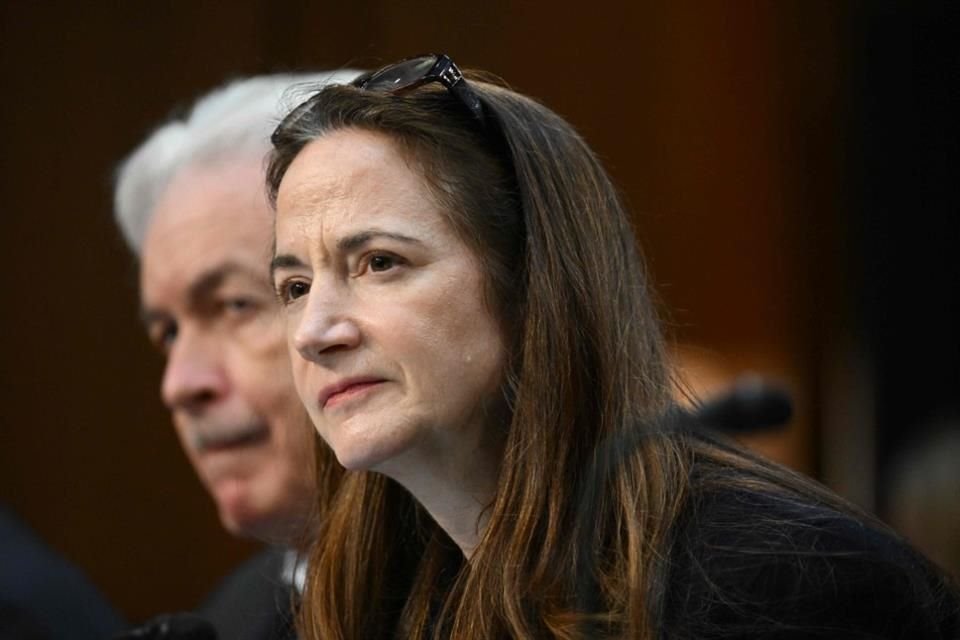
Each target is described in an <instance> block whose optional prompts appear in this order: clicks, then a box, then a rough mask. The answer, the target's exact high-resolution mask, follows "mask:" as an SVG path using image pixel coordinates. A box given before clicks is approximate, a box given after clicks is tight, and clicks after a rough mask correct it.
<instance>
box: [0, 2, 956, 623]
mask: <svg viewBox="0 0 960 640" xmlns="http://www.w3.org/2000/svg"><path fill="white" fill-rule="evenodd" d="M620 4H621V5H622V6H620V7H618V6H617V3H600V4H596V3H595V4H590V3H583V2H574V1H573V0H556V1H554V2H545V1H541V2H519V1H516V2H508V1H506V0H488V1H486V2H479V3H475V2H458V1H453V2H447V3H441V2H420V3H414V2H403V3H401V2H391V1H387V0H380V1H377V0H356V1H354V2H346V3H332V2H315V3H308V2H273V1H267V0H262V1H254V0H247V1H237V2H231V3H212V2H211V3H204V2H185V1H184V2H149V3H148V2H103V3H79V2H55V1H48V2H12V1H7V2H3V3H2V4H0V86H2V97H0V144H2V156H0V157H2V165H0V194H2V198H3V200H2V203H3V204H2V212H0V251H2V256H3V258H2V259H3V268H2V269H0V283H2V289H0V291H2V292H3V305H2V307H0V309H2V310H0V323H2V324H0V354H2V364H0V407H2V413H0V415H2V425H0V428H2V436H0V486H2V488H3V489H2V490H3V493H2V494H0V500H2V501H3V502H6V503H8V504H9V505H10V506H11V507H13V508H14V510H16V511H17V512H19V513H20V514H21V515H22V516H23V518H24V519H25V520H26V521H27V522H28V523H29V524H30V525H31V526H33V527H34V528H35V529H36V530H37V531H38V532H39V533H40V534H41V535H42V536H43V537H44V538H45V539H46V540H47V541H48V542H49V543H50V545H51V546H52V547H54V548H55V549H57V550H58V551H60V552H61V553H63V554H64V555H66V556H67V557H68V558H70V559H71V560H73V561H74V562H75V563H77V564H78V565H79V566H81V567H82V568H83V569H84V570H85V571H87V573H88V574H89V575H90V576H91V577H92V578H93V580H94V581H95V582H96V583H97V584H98V585H99V586H100V587H101V588H102V589H103V590H104V591H105V593H106V594H107V595H108V597H109V598H110V599H111V600H112V601H114V602H115V603H116V605H117V606H118V607H119V608H120V609H121V610H122V611H123V612H124V613H125V614H126V615H127V616H129V617H130V618H131V619H135V620H136V619H141V618H143V617H146V616H148V615H150V614H153V613H156V612H158V611H162V610H172V609H183V608H189V607H191V606H193V605H194V604H196V603H197V601H198V600H199V599H200V598H201V597H202V595H203V594H205V593H206V592H207V591H208V590H209V589H210V588H211V587H212V586H213V585H214V584H215V582H216V579H217V577H218V576H220V575H222V574H223V573H224V572H226V571H227V569H228V568H229V567H231V566H232V565H233V564H234V563H235V562H236V561H237V560H238V559H240V558H242V557H244V556H245V555H247V554H249V553H250V552H251V551H252V550H253V549H254V548H255V547H254V546H253V545H252V544H250V543H244V542H239V541H236V540H233V539H231V538H229V537H228V536H226V535H225V534H224V533H223V532H222V531H221V529H220V527H219V524H218V522H217V519H216V514H215V511H214V509H213V506H212V504H211V503H210V501H209V499H208V498H207V496H206V495H205V494H204V492H203V491H202V490H201V488H200V486H199V483H198V482H197V481H196V479H195V478H194V476H193V472H192V470H191V469H190V468H189V466H188V464H187V462H186V459H185V458H184V456H183V455H182V454H181V452H180V450H179V447H178V445H177V442H176V439H175V436H174V434H173V430H172V429H171V428H170V426H169V420H168V417H167V415H166V414H165V412H164V410H163V408H162V406H161V404H160V401H159V392H158V388H159V376H160V372H161V367H162V362H161V360H160V359H159V357H158V356H156V355H155V354H154V353H153V352H152V351H151V349H150V348H149V347H148V345H147V342H146V340H145V339H144V337H143V335H142V332H141V329H140V326H139V322H138V319H137V294H136V272H135V267H134V265H133V263H132V261H131V260H130V258H129V256H128V255H127V253H126V249H125V247H124V245H123V243H122V241H121V240H120V236H119V233H118V232H117V231H116V230H115V229H114V226H113V223H112V217H111V215H112V214H111V172H112V169H113V167H114V166H115V165H116V163H117V162H118V161H119V160H120V159H121V158H122V157H123V156H124V155H125V154H127V153H128V152H129V151H130V150H131V149H132V148H133V147H134V146H135V145H136V144H137V143H138V142H139V141H140V140H142V138H143V137H144V136H145V135H146V133H147V132H148V131H149V130H150V129H151V128H152V127H153V126H155V125H156V124H157V123H158V122H159V121H161V120H162V119H164V118H165V117H166V116H167V115H168V114H170V113H171V112H172V111H173V109H174V108H175V107H176V106H177V105H180V106H184V105H186V104H187V103H188V102H189V100H190V99H192V98H193V97H196V96H197V95H199V94H201V93H203V92H205V91H206V90H208V89H210V88H211V87H213V86H214V85H216V84H219V83H220V82H222V81H223V80H225V79H227V78H230V77H239V76H244V75H250V74H255V73H265V72H273V71H284V70H311V69H330V68H335V67H342V66H351V67H371V66H377V65H379V64H382V63H386V62H391V61H393V60H395V59H398V58H401V57H404V56H408V55H412V54H415V53H421V52H424V51H445V52H447V53H450V54H451V55H452V56H453V57H454V59H455V60H456V61H457V62H458V63H459V64H460V66H462V67H479V68H484V69H488V70H490V71H493V72H496V73H498V74H499V75H501V76H502V77H504V78H505V79H506V80H507V81H508V82H510V84H511V85H512V86H513V87H514V88H516V89H518V90H519V91H522V92H524V93H527V94H530V95H532V96H535V97H538V98H540V99H542V100H543V101H544V102H546V103H547V104H548V105H550V106H551V107H552V108H554V109H555V110H556V111H558V112H559V113H560V114H562V115H563V116H565V117H566V118H567V119H569V120H570V121H571V122H573V123H574V124H575V125H576V126H577V127H578V128H579V130H580V131H581V132H582V133H583V134H584V135H585V137H586V138H587V140H588V141H589V142H590V143H591V144H592V145H593V146H594V147H595V148H596V149H597V151H598V152H599V154H600V155H601V157H602V158H603V159H604V161H605V163H606V165H607V167H608V168H609V170H610V172H611V173H612V175H613V177H614V179H615V181H616V182H617V184H619V185H621V187H622V189H623V191H624V194H625V196H626V198H627V200H628V201H629V203H630V204H631V205H632V209H633V211H634V212H635V214H636V222H637V227H638V230H639V235H640V239H641V242H642V243H643V246H644V248H645V250H646V252H647V255H648V258H649V260H650V262H651V265H652V268H653V271H654V274H655V276H656V280H657V283H658V285H659V291H660V295H661V296H662V298H663V301H664V303H665V308H666V310H667V312H668V318H669V325H670V330H671V333H672V335H673V336H674V337H675V338H677V339H678V340H680V341H682V342H684V343H685V344H687V345H688V353H694V354H696V355H698V357H699V358H700V359H705V360H707V361H708V362H710V363H711V365H710V366H712V367H713V368H715V369H717V370H719V371H720V372H721V373H723V374H724V375H726V374H729V373H733V372H736V371H741V370H747V369H749V370H754V371H759V372H761V373H764V374H766V375H769V376H772V377H775V378H777V379H780V380H782V381H784V382H785V383H786V384H788V385H789V386H790V387H791V389H792V390H793V392H794V395H795V397H796V399H797V420H796V421H795V423H794V425H793V427H792V428H791V429H790V430H788V431H787V432H786V433H784V434H780V435H777V436H770V437H766V438H759V439H757V440H756V442H755V444H756V446H758V448H760V449H761V450H764V451H767V452H768V453H770V454H771V455H774V456H775V457H777V458H778V459H781V460H783V461H785V462H787V463H789V464H791V465H793V466H795V467H797V468H799V469H801V470H803V471H806V472H809V473H812V474H815V475H817V476H819V477H821V478H823V479H824V480H825V481H827V482H828V483H829V484H831V485H832V486H834V487H835V488H837V489H838V490H840V491H841V492H843V493H845V494H846V495H848V496H850V497H852V498H853V499H855V500H857V501H859V502H861V503H863V504H865V505H867V506H868V507H872V508H873V507H880V508H882V507H883V495H882V494H879V495H878V493H877V490H876V488H877V487H878V486H882V485H880V484H878V482H877V480H878V477H879V476H880V475H882V473H883V470H884V466H885V464H886V463H887V461H888V460H889V458H890V456H891V455H892V454H893V453H894V452H895V451H897V450H898V449H899V448H901V447H903V446H904V445H905V443H907V442H908V441H909V440H910V439H911V438H915V437H917V434H918V433H922V430H923V425H924V424H926V423H927V422H928V421H930V420H932V419H934V418H937V417H943V416H948V417H949V416H951V415H953V416H956V413H957V398H958V390H960V374H958V366H960V365H958V363H960V353H958V343H960V341H958V339H957V337H956V327H957V326H958V324H960V322H958V320H960V318H958V311H957V306H958V305H957V304H956V303H957V297H958V290H960V287H958V268H957V260H956V258H955V256H954V251H955V247H956V244H957V240H958V239H960V236H958V233H957V230H958V225H957V222H956V219H957V204H958V198H957V183H958V181H957V178H956V175H955V172H956V169H957V164H956V159H957V135H956V134H957V130H956V127H957V125H956V119H957V117H956V114H957V113H958V111H957V110H956V108H955V107H956V104H955V98H956V93H957V77H956V76H957V69H958V68H960V67H958V65H957V63H958V53H957V44H956V43H957V30H956V28H955V27H956V19H955V13H954V11H952V10H948V8H947V7H948V5H947V4H946V3H944V4H932V3H930V4H916V3H906V2H904V3H889V2H870V3H835V2H812V1H810V2H808V1H795V2H767V1H758V2H747V1H739V0H738V1H734V2H720V1H708V2H689V3H688V2H669V3H649V2H622V3H620Z"/></svg>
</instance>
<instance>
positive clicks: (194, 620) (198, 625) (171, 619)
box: [113, 613, 217, 640]
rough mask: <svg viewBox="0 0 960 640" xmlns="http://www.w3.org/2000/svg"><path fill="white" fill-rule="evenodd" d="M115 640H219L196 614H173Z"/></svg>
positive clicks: (213, 631) (211, 628) (145, 624)
mask: <svg viewBox="0 0 960 640" xmlns="http://www.w3.org/2000/svg"><path fill="white" fill-rule="evenodd" d="M113 640H217V632H216V630H215V629H214V628H213V625H212V624H210V623H209V622H207V621H206V620H205V619H203V618H201V617H200V616H198V615H196V614H195V613H171V614H166V615H162V616H157V617H156V618H153V619H152V620H149V621H148V622H146V623H144V624H143V625H142V626H139V627H137V628H135V629H130V630H129V631H126V632H124V633H121V634H120V635H117V636H114V637H113Z"/></svg>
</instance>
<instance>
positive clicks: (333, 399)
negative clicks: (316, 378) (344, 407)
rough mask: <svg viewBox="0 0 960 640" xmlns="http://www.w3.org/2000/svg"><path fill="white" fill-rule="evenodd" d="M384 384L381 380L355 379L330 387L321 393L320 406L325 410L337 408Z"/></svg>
mask: <svg viewBox="0 0 960 640" xmlns="http://www.w3.org/2000/svg"><path fill="white" fill-rule="evenodd" d="M382 382H384V381H383V380H382V379H380V378H355V379H350V380H343V381H341V382H338V383H336V384H333V385H330V386H329V387H326V388H324V389H323V390H322V391H321V392H320V406H321V407H322V408H324V409H328V408H331V407H335V406H337V405H338V404H341V403H343V402H346V401H347V400H350V399H352V398H355V397H357V396H359V395H361V394H363V393H364V392H366V391H367V390H369V389H370V388H372V387H375V386H377V385H379V384H380V383H382Z"/></svg>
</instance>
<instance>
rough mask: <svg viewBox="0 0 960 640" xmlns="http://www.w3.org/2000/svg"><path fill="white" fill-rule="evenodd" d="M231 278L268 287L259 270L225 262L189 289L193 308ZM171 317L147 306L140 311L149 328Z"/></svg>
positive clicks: (210, 270)
mask: <svg viewBox="0 0 960 640" xmlns="http://www.w3.org/2000/svg"><path fill="white" fill-rule="evenodd" d="M231 276H242V277H245V278H249V279H250V280H252V281H254V282H260V283H262V284H263V286H267V282H266V280H265V279H264V276H265V274H263V273H261V272H260V271H259V270H258V269H251V268H250V267H248V266H245V265H242V264H239V263H236V262H224V263H221V264H219V265H217V266H215V267H213V268H211V269H207V270H206V271H204V272H203V273H201V274H200V275H199V276H198V277H197V278H195V279H194V280H193V282H191V283H190V285H189V286H188V287H187V301H188V303H189V304H190V305H191V306H199V305H201V304H202V303H203V301H204V299H205V298H207V297H208V296H209V295H210V294H212V293H213V292H214V291H216V290H217V289H218V288H219V287H220V286H221V285H222V284H223V283H224V281H225V280H226V279H227V278H229V277H231ZM169 317H170V314H169V313H167V312H165V311H162V310H159V309H152V308H149V307H146V306H143V307H141V309H140V319H141V321H142V322H143V323H144V324H145V325H146V326H148V327H149V326H150V324H152V323H154V322H157V321H158V320H166V319H168V318H169Z"/></svg>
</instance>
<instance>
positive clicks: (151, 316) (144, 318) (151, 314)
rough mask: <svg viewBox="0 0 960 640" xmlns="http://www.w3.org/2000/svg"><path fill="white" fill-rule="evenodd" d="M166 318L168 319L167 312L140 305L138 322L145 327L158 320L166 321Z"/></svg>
mask: <svg viewBox="0 0 960 640" xmlns="http://www.w3.org/2000/svg"><path fill="white" fill-rule="evenodd" d="M168 320H170V314H169V313H166V312H164V311H160V310H158V309H151V308H149V307H143V306H141V307H140V323H141V324H142V325H143V326H144V327H145V328H147V329H149V328H150V327H152V326H153V325H155V324H156V323H158V322H166V321H168Z"/></svg>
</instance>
